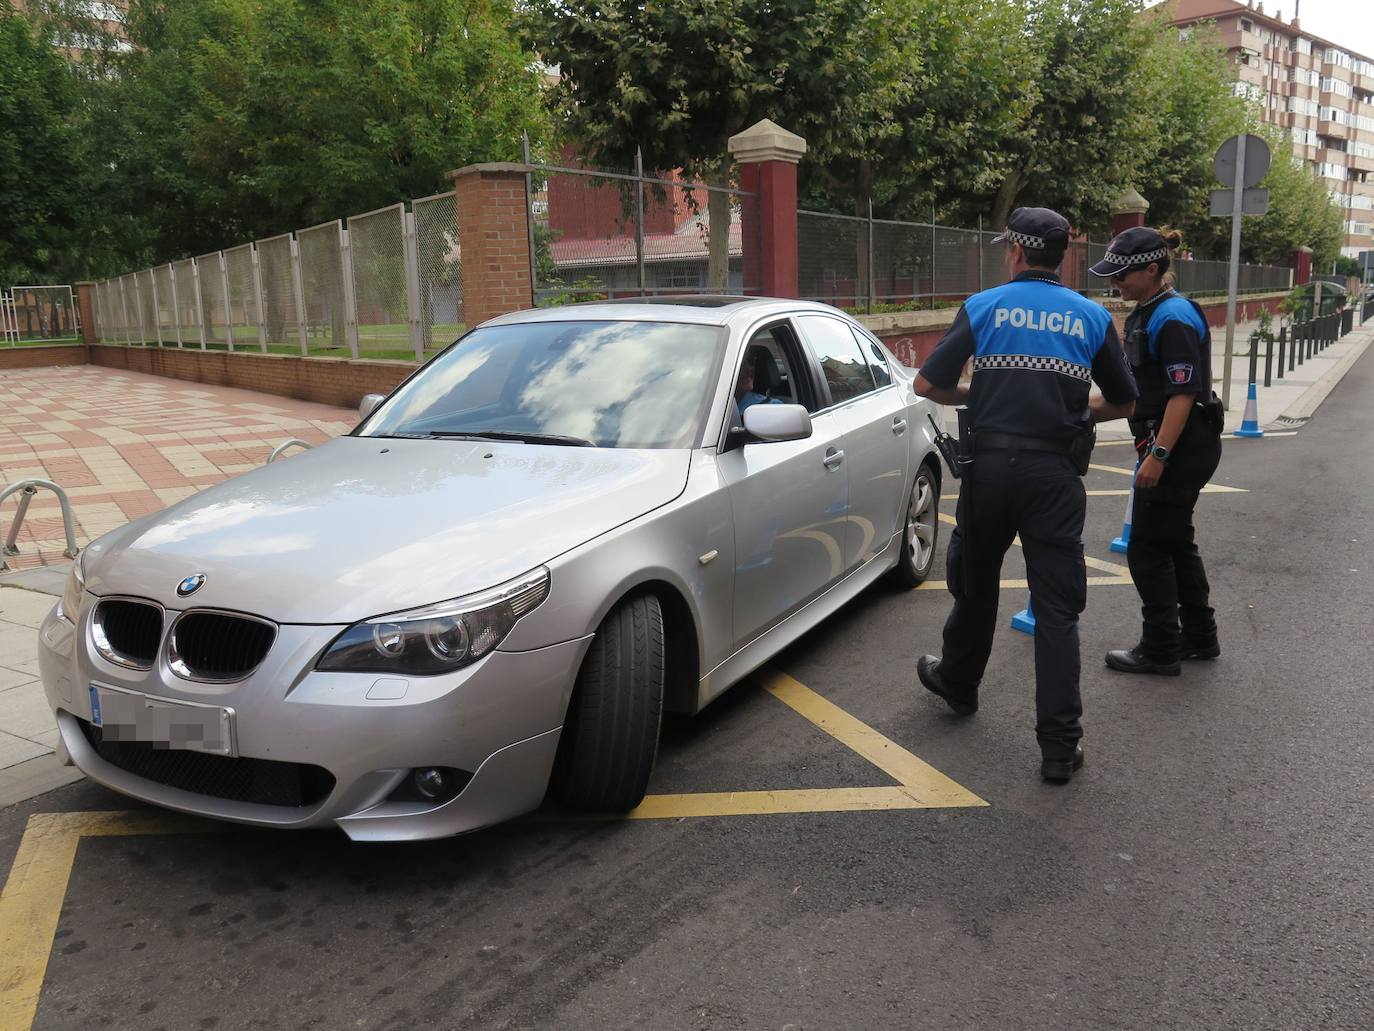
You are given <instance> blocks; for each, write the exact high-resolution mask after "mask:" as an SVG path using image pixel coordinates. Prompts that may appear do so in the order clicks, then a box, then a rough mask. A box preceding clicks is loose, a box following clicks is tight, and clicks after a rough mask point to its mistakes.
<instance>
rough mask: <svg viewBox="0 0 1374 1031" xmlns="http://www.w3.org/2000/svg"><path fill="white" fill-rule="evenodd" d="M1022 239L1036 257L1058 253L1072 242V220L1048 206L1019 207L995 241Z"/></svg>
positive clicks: (1023, 243) (1023, 244) (1056, 254)
mask: <svg viewBox="0 0 1374 1031" xmlns="http://www.w3.org/2000/svg"><path fill="white" fill-rule="evenodd" d="M1003 241H1007V242H1008V243H1019V244H1020V245H1021V246H1022V247H1024V248H1025V249H1026V250H1027V251H1028V252H1029V253H1030V254H1031V255H1032V256H1033V257H1034V256H1042V255H1043V256H1045V257H1057V256H1059V255H1061V254H1063V253H1064V250H1065V249H1066V248H1067V247H1068V246H1069V220H1068V219H1066V218H1065V217H1064V216H1063V215H1061V214H1060V213H1059V212H1057V211H1051V210H1050V209H1049V208H1017V209H1016V210H1015V211H1013V212H1012V213H1011V216H1010V217H1009V218H1008V219H1007V228H1005V229H1003V230H1002V231H1001V232H1000V233H998V234H997V236H995V237H993V240H992V242H993V243H1002V242H1003Z"/></svg>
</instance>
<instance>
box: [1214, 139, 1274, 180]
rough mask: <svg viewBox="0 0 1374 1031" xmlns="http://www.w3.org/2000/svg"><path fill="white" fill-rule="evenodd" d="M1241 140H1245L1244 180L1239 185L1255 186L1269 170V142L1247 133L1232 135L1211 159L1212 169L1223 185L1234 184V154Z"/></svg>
mask: <svg viewBox="0 0 1374 1031" xmlns="http://www.w3.org/2000/svg"><path fill="white" fill-rule="evenodd" d="M1242 140H1244V141H1245V182H1243V183H1241V184H1240V185H1241V186H1242V187H1243V188H1244V187H1250V186H1255V185H1257V184H1258V183H1259V181H1260V180H1261V179H1263V178H1264V176H1265V173H1267V172H1268V171H1269V144H1267V143H1265V142H1264V140H1262V139H1261V138H1260V137H1258V136H1251V135H1249V134H1247V135H1244V136H1232V137H1231V138H1230V139H1229V140H1227V141H1226V142H1225V143H1223V144H1222V145H1221V146H1220V147H1218V148H1217V156H1216V157H1215V158H1213V159H1212V171H1214V172H1215V173H1216V175H1217V178H1218V179H1220V180H1221V182H1222V183H1223V185H1226V186H1232V187H1234V186H1235V185H1236V154H1237V148H1238V146H1239V144H1240V142H1241V141H1242Z"/></svg>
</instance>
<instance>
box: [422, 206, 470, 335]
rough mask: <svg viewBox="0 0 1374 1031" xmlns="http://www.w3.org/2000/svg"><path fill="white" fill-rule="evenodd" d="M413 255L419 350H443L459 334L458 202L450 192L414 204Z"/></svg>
mask: <svg viewBox="0 0 1374 1031" xmlns="http://www.w3.org/2000/svg"><path fill="white" fill-rule="evenodd" d="M411 213H412V214H413V215H414V229H415V253H416V260H417V265H418V278H419V293H420V333H421V341H420V346H421V348H422V349H424V350H430V349H433V348H443V347H446V346H448V345H449V344H451V343H452V342H453V341H454V340H456V339H457V338H458V337H459V336H461V335H462V332H463V264H462V261H461V260H460V259H459V252H458V201H457V195H456V194H455V193H453V192H449V193H440V194H436V195H435V196H433V197H425V198H422V199H421V200H417V201H415V202H414V203H413V204H412V205H411Z"/></svg>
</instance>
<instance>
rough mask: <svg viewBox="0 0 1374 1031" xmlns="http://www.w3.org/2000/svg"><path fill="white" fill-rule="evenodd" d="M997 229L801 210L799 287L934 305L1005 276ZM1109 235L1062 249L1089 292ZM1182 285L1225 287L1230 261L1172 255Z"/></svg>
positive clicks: (1277, 274)
mask: <svg viewBox="0 0 1374 1031" xmlns="http://www.w3.org/2000/svg"><path fill="white" fill-rule="evenodd" d="M995 238H996V234H995V233H992V232H988V231H980V230H978V229H955V228H951V227H949V226H941V225H937V224H934V223H930V222H898V221H892V220H889V219H876V218H858V217H855V216H852V215H833V214H826V213H823V212H817V211H799V212H798V213H797V258H798V280H799V286H800V294H801V296H802V297H803V298H805V299H807V300H814V301H823V302H825V303H827V304H833V305H835V306H837V307H841V308H853V309H856V310H863V311H873V310H875V309H876V310H882V308H883V306H890V307H919V306H921V305H922V304H929V305H930V306H932V307H934V306H936V305H938V304H940V303H942V302H944V303H954V302H957V301H959V300H962V299H963V298H965V297H968V296H969V295H970V294H975V293H977V292H978V291H979V290H985V289H987V288H988V287H991V286H996V285H998V284H999V283H1003V282H1006V279H1007V273H1006V269H1005V267H1004V266H1003V255H1004V253H1005V248H1004V247H1003V246H1002V245H1001V244H997V243H994V242H993V240H994V239H995ZM1106 249H1107V245H1106V244H1105V243H1100V242H1095V241H1092V240H1075V241H1073V242H1071V243H1070V244H1069V247H1068V250H1067V251H1066V252H1065V255H1064V261H1063V264H1062V265H1061V266H1060V269H1059V274H1060V278H1061V279H1062V280H1063V281H1064V284H1065V285H1066V286H1069V287H1071V288H1073V289H1074V290H1078V291H1080V292H1082V293H1085V294H1093V295H1103V296H1105V295H1106V294H1107V293H1109V292H1110V289H1111V287H1110V284H1109V283H1107V282H1106V281H1105V280H1102V279H1099V278H1098V277H1096V276H1094V275H1092V274H1091V273H1090V272H1089V271H1088V268H1089V266H1090V265H1092V264H1093V263H1094V262H1096V261H1099V260H1100V259H1101V258H1102V255H1103V254H1104V253H1105V252H1106ZM1173 269H1174V272H1175V276H1176V279H1177V283H1178V288H1179V289H1180V290H1182V291H1183V292H1184V293H1193V294H1214V293H1222V294H1224V293H1225V292H1226V270H1227V263H1226V262H1224V261H1191V260H1187V259H1182V260H1179V261H1176V262H1174V263H1173ZM1291 275H1292V271H1291V270H1290V269H1287V268H1281V267H1276V266H1269V265H1243V266H1241V270H1240V287H1239V290H1240V292H1241V293H1260V292H1269V291H1277V290H1286V289H1288V287H1289V284H1290V281H1291Z"/></svg>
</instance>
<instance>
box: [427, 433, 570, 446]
mask: <svg viewBox="0 0 1374 1031" xmlns="http://www.w3.org/2000/svg"><path fill="white" fill-rule="evenodd" d="M429 436H431V437H441V438H445V439H454V440H515V441H519V442H520V443H522V444H564V445H567V446H569V447H596V445H595V444H593V443H592V442H591V441H590V440H583V439H582V438H581V437H568V436H565V435H563V434H562V433H524V432H517V431H514V430H472V431H470V432H468V431H463V430H453V431H445V430H434V431H431V432H430V434H429Z"/></svg>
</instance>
